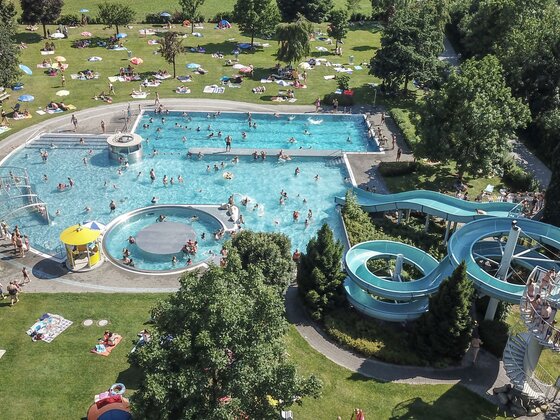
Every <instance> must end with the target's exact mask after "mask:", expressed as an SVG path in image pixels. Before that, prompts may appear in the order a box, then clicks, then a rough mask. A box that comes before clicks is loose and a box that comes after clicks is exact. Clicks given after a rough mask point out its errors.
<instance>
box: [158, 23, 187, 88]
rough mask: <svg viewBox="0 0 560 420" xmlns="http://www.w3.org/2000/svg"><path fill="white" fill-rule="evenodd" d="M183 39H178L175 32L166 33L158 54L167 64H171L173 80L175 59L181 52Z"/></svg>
mask: <svg viewBox="0 0 560 420" xmlns="http://www.w3.org/2000/svg"><path fill="white" fill-rule="evenodd" d="M182 44H183V39H182V38H179V37H178V34H177V32H167V33H166V34H165V36H164V37H163V39H162V40H161V45H160V47H159V52H160V53H161V56H162V57H163V58H164V60H165V61H167V62H168V63H169V64H173V78H175V77H176V75H177V74H176V71H175V58H176V57H177V55H178V54H180V53H182V52H183V45H182Z"/></svg>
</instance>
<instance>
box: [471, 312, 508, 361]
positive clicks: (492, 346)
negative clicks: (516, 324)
mask: <svg viewBox="0 0 560 420" xmlns="http://www.w3.org/2000/svg"><path fill="white" fill-rule="evenodd" d="M478 332H479V333H480V339H481V340H482V346H483V347H484V348H485V349H486V350H488V351H489V352H490V353H492V354H493V355H494V356H496V357H502V354H503V353H504V348H505V346H506V343H507V340H508V325H507V324H506V323H505V322H503V321H500V320H496V319H495V320H486V319H485V320H484V321H482V322H481V323H480V325H479V326H478Z"/></svg>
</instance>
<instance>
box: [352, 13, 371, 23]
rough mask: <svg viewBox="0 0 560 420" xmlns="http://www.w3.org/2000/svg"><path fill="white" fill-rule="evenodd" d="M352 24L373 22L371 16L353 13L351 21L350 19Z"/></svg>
mask: <svg viewBox="0 0 560 420" xmlns="http://www.w3.org/2000/svg"><path fill="white" fill-rule="evenodd" d="M348 20H349V21H350V22H363V21H369V20H371V15H366V14H365V13H359V12H358V13H352V15H351V16H350V19H348Z"/></svg>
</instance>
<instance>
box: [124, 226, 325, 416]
mask: <svg viewBox="0 0 560 420" xmlns="http://www.w3.org/2000/svg"><path fill="white" fill-rule="evenodd" d="M226 247H227V249H228V258H227V266H226V267H224V268H219V267H215V266H214V267H211V268H210V269H209V270H208V271H206V272H205V273H203V274H200V273H188V274H185V275H184V276H183V277H182V279H181V287H180V289H179V291H178V292H177V293H176V294H174V295H172V296H171V297H170V298H168V299H167V300H165V301H164V302H161V303H160V304H158V305H157V306H156V307H155V308H154V309H153V319H154V325H153V328H152V329H151V334H152V340H151V341H150V342H149V343H148V344H147V345H145V346H143V347H140V348H139V349H138V350H137V351H135V352H133V353H131V355H130V361H131V363H132V365H133V366H135V367H137V368H139V371H140V372H141V381H140V386H139V389H138V391H137V392H136V393H135V394H134V395H133V396H132V398H131V401H132V408H133V412H134V415H135V418H146V419H176V418H201V419H218V418H219V419H222V418H258V419H276V418H278V416H279V412H280V410H282V409H285V408H287V407H289V406H290V405H292V404H294V403H301V399H302V398H304V397H307V396H312V397H318V396H319V395H320V390H321V383H320V381H319V380H318V379H317V378H316V377H315V376H313V375H311V376H309V377H302V376H300V375H298V373H297V371H296V368H295V366H294V365H293V364H292V363H290V362H289V361H288V360H287V355H286V351H285V348H284V342H283V338H284V335H285V333H286V330H287V327H288V325H287V322H286V320H285V318H284V304H283V299H282V293H283V292H284V290H285V289H286V286H287V284H288V282H289V281H290V279H291V278H293V275H294V265H293V262H292V260H291V253H290V241H289V239H288V238H287V237H286V236H284V235H280V234H264V233H263V234H261V233H252V232H248V231H247V232H242V233H240V234H239V235H237V236H236V237H235V238H234V239H233V240H232V241H231V242H229V243H228V244H227V245H226Z"/></svg>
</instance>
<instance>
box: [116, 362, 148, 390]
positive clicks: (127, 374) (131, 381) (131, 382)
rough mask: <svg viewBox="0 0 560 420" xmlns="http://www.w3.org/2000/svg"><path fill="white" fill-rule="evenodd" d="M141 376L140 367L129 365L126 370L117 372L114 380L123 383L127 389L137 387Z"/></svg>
mask: <svg viewBox="0 0 560 420" xmlns="http://www.w3.org/2000/svg"><path fill="white" fill-rule="evenodd" d="M141 378H142V372H141V371H140V369H139V368H136V367H134V366H129V367H128V368H127V369H126V370H123V371H122V372H120V373H119V376H117V379H116V382H117V383H121V384H125V385H126V387H127V388H128V389H138V387H139V386H140V379H141Z"/></svg>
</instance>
